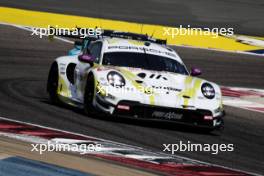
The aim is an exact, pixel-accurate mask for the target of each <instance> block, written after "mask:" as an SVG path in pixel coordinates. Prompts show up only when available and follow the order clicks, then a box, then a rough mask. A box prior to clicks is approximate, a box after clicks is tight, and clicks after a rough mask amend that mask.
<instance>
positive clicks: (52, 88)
mask: <svg viewBox="0 0 264 176" xmlns="http://www.w3.org/2000/svg"><path fill="white" fill-rule="evenodd" d="M58 82H59V71H58V64H57V63H56V62H54V63H53V64H52V65H51V67H50V71H49V76H48V82H47V91H48V93H49V98H50V101H51V102H52V103H53V104H58V103H59V98H58V94H57V90H58Z"/></svg>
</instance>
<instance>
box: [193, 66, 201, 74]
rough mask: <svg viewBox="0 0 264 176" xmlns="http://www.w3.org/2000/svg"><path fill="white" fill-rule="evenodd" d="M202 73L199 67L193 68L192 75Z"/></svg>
mask: <svg viewBox="0 0 264 176" xmlns="http://www.w3.org/2000/svg"><path fill="white" fill-rule="evenodd" d="M201 74H202V71H201V69H199V68H195V67H194V68H191V76H199V75H201Z"/></svg>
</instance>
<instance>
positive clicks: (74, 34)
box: [49, 27, 167, 45]
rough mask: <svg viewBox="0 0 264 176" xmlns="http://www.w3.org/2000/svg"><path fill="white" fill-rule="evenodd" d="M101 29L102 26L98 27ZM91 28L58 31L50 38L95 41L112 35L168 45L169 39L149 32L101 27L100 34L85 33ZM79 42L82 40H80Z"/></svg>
mask: <svg viewBox="0 0 264 176" xmlns="http://www.w3.org/2000/svg"><path fill="white" fill-rule="evenodd" d="M51 29H52V30H54V29H55V30H56V28H51ZM96 29H100V28H96ZM89 30H90V29H89V28H78V27H77V28H76V30H73V31H68V32H67V33H57V32H55V34H54V35H49V38H51V39H52V38H53V37H54V36H60V37H67V38H73V39H81V40H82V41H84V40H89V41H95V40H98V39H100V38H105V37H110V38H122V39H131V40H138V41H144V42H150V43H157V44H161V45H166V44H167V40H163V39H156V38H153V37H150V36H148V35H147V34H146V35H145V34H137V33H132V32H122V31H115V30H107V29H105V30H104V29H101V32H100V34H97V35H84V34H83V33H85V34H88V33H89ZM78 42H81V41H80V40H78Z"/></svg>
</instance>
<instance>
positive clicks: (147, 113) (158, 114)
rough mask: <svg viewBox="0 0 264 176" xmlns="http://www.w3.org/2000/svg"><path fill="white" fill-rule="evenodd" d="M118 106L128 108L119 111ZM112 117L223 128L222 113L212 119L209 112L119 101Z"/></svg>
mask: <svg viewBox="0 0 264 176" xmlns="http://www.w3.org/2000/svg"><path fill="white" fill-rule="evenodd" d="M120 105H121V106H122V107H129V109H128V108H126V109H124V108H122V109H120V108H118V107H119V106H120ZM113 115H115V116H122V117H134V118H143V119H160V120H166V121H174V122H178V123H183V124H187V125H192V126H197V127H204V128H211V129H216V128H221V127H222V126H223V116H224V112H223V113H221V114H220V115H219V116H217V117H213V116H212V113H211V111H209V110H202V109H196V110H190V109H180V108H168V107H160V106H154V105H145V104H141V103H139V102H133V101H120V102H119V103H118V105H117V106H116V107H115V109H114V112H113Z"/></svg>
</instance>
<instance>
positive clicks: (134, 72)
mask: <svg viewBox="0 0 264 176" xmlns="http://www.w3.org/2000/svg"><path fill="white" fill-rule="evenodd" d="M110 34H111V35H110ZM110 34H108V35H105V36H103V37H97V38H93V39H92V40H91V39H87V40H84V43H85V44H83V45H82V46H81V47H80V46H78V47H76V48H75V49H74V52H72V53H71V54H69V55H68V56H62V57H58V58H56V60H55V61H54V62H53V63H52V65H51V68H50V71H49V76H48V81H47V91H48V94H49V97H50V100H51V101H52V102H53V103H54V104H59V103H62V104H67V105H70V106H74V107H78V108H81V109H83V110H84V112H85V113H86V114H88V115H93V116H106V117H111V116H115V117H130V118H143V119H156V120H157V119H158V120H165V121H174V122H178V123H183V124H187V125H193V126H197V127H202V128H206V129H210V130H214V129H218V128H220V127H223V116H224V109H223V105H222V95H221V90H220V87H219V86H218V85H217V84H215V83H213V82H209V81H206V80H204V79H201V78H198V77H197V76H198V75H200V74H201V71H200V70H199V69H197V68H193V69H192V70H191V73H189V71H188V70H187V68H186V66H185V65H184V63H183V61H182V59H181V58H180V57H179V55H178V54H177V53H176V52H175V51H174V50H173V49H171V48H169V47H168V46H167V45H166V44H165V43H164V42H163V41H162V40H155V39H152V38H149V37H146V36H144V37H143V36H142V35H137V34H131V33H118V32H112V33H110ZM88 41H89V42H88ZM77 44H78V45H80V42H77Z"/></svg>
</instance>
